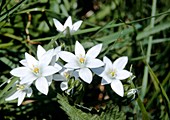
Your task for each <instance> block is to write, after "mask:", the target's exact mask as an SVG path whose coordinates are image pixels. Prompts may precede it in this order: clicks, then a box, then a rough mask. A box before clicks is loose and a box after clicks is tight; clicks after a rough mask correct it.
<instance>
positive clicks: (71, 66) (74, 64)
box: [64, 62, 80, 69]
mask: <svg viewBox="0 0 170 120" xmlns="http://www.w3.org/2000/svg"><path fill="white" fill-rule="evenodd" d="M64 67H65V68H68V69H78V68H80V66H79V65H78V63H77V62H69V63H67V64H65V65H64Z"/></svg>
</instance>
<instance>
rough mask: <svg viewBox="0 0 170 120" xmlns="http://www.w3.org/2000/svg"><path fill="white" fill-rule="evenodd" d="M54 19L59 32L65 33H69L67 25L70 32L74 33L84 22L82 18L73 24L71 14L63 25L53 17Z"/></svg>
mask: <svg viewBox="0 0 170 120" xmlns="http://www.w3.org/2000/svg"><path fill="white" fill-rule="evenodd" d="M53 21H54V25H55V27H56V28H57V31H58V32H63V34H67V30H66V29H67V27H68V28H69V33H70V34H72V33H74V32H75V31H77V30H78V29H79V27H80V26H81V24H82V22H83V21H82V20H79V21H77V22H75V23H74V24H72V19H71V16H69V17H68V18H67V20H66V21H65V23H64V25H62V24H61V23H60V22H59V21H58V20H57V19H55V18H53Z"/></svg>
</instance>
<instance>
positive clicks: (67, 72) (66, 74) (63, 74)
mask: <svg viewBox="0 0 170 120" xmlns="http://www.w3.org/2000/svg"><path fill="white" fill-rule="evenodd" d="M71 77H75V79H78V75H77V72H76V71H73V70H71V69H66V68H63V69H62V70H60V71H59V74H54V76H53V79H54V80H55V81H62V82H61V84H60V88H61V90H62V91H65V90H67V89H68V82H69V80H70V79H71Z"/></svg>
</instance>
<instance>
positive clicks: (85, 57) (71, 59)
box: [59, 41, 104, 83]
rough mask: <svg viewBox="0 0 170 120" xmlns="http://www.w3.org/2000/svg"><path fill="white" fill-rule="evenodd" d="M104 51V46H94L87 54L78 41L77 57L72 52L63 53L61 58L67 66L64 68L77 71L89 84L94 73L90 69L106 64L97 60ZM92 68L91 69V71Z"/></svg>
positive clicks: (76, 47) (60, 55)
mask: <svg viewBox="0 0 170 120" xmlns="http://www.w3.org/2000/svg"><path fill="white" fill-rule="evenodd" d="M101 49H102V44H98V45H95V46H93V47H92V48H91V49H89V50H88V51H87V53H85V50H84V47H83V46H82V45H81V44H80V43H79V42H78V41H76V44H75V55H74V54H73V53H71V52H67V51H61V52H59V57H60V58H61V59H63V60H64V61H65V62H67V64H66V65H65V66H64V67H65V68H68V69H73V70H77V71H78V74H79V76H80V78H81V79H82V80H84V81H85V82H87V83H91V81H92V72H91V70H90V69H92V68H98V67H101V66H103V65H104V63H103V62H102V61H101V60H99V59H96V57H97V56H98V55H99V53H100V51H101ZM89 68H90V69H89Z"/></svg>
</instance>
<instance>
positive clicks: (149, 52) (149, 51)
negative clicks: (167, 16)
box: [141, 0, 157, 100]
mask: <svg viewBox="0 0 170 120" xmlns="http://www.w3.org/2000/svg"><path fill="white" fill-rule="evenodd" d="M156 2H157V1H156V0H153V2H152V15H151V16H155V14H156ZM154 23H155V17H153V18H151V23H150V28H153V27H154ZM152 39H153V36H150V37H149V41H148V48H147V56H146V62H147V63H149V62H150V56H151V49H152ZM147 83H148V66H145V68H144V76H143V82H142V91H141V98H142V100H143V99H144V97H145V93H146V89H147Z"/></svg>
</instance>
